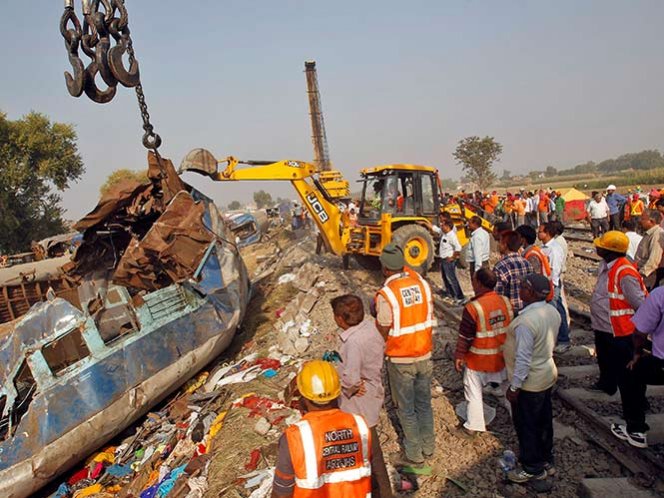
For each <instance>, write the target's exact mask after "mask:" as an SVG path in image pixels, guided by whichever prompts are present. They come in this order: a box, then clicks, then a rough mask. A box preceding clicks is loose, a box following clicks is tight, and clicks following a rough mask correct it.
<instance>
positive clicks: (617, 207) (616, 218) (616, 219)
mask: <svg viewBox="0 0 664 498" xmlns="http://www.w3.org/2000/svg"><path fill="white" fill-rule="evenodd" d="M626 202H627V198H626V197H625V196H623V195H620V194H619V193H617V192H616V186H615V185H613V184H612V185H609V186H608V187H606V203H607V204H608V205H609V225H610V228H609V229H610V230H620V223H621V220H620V218H621V216H620V215H621V213H622V209H623V207H624V206H625V203H626Z"/></svg>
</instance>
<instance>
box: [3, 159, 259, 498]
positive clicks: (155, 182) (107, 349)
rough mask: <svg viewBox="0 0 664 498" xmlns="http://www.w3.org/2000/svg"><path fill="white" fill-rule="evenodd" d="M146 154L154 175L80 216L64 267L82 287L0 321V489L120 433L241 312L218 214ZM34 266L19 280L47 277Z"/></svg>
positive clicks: (216, 344)
mask: <svg viewBox="0 0 664 498" xmlns="http://www.w3.org/2000/svg"><path fill="white" fill-rule="evenodd" d="M148 159H149V164H150V168H149V173H148V175H149V177H150V180H151V182H150V184H147V185H146V184H142V185H141V184H138V183H137V182H128V183H126V184H123V185H121V186H119V188H118V189H116V190H114V191H113V193H112V194H111V195H107V196H105V197H104V198H102V199H101V201H100V203H99V204H98V206H97V207H96V208H95V210H93V211H92V212H91V213H89V214H88V215H87V216H86V217H85V218H83V219H82V220H81V221H80V222H79V223H78V224H77V226H76V229H77V230H80V231H81V232H84V238H83V242H82V244H81V246H80V247H79V249H78V250H77V251H76V253H75V255H74V256H73V258H72V260H71V262H69V263H67V264H66V265H65V266H64V268H63V270H62V273H61V274H60V275H58V276H57V278H56V280H57V279H63V280H66V281H67V282H68V283H69V284H71V283H72V282H73V283H74V284H73V285H68V286H67V287H66V288H65V289H63V288H61V289H59V290H60V291H63V292H57V293H56V291H54V290H53V289H50V290H49V291H46V292H44V293H43V295H41V294H40V296H39V298H40V299H38V302H36V303H34V304H33V303H30V304H32V307H31V308H30V309H29V310H28V311H27V313H25V314H23V315H22V316H18V317H16V316H15V317H10V318H12V319H11V320H10V321H6V322H5V323H2V324H0V375H1V376H2V377H1V378H0V380H1V382H2V387H1V388H0V412H1V414H2V418H1V420H0V496H3V497H11V498H22V497H24V496H28V495H30V494H31V493H33V492H34V491H35V490H37V489H39V488H40V487H42V486H43V485H45V484H46V483H48V482H49V481H50V480H52V479H53V478H54V477H56V476H57V475H58V474H60V473H62V472H64V471H65V470H67V469H68V468H69V467H70V466H72V465H73V464H75V463H76V462H78V461H80V460H81V459H82V458H85V457H86V456H87V455H88V454H89V453H90V452H92V451H94V450H95V449H96V448H98V447H99V446H101V445H102V444H104V443H105V442H106V441H108V440H109V439H111V438H113V437H114V436H116V435H118V434H119V433H120V432H122V431H123V430H124V429H125V428H127V427H128V426H129V425H130V424H131V423H132V422H133V421H135V420H136V419H137V418H139V417H140V416H142V415H143V414H145V413H146V412H147V411H148V410H149V409H150V408H151V407H152V406H153V405H154V404H155V403H158V402H159V401H160V400H162V399H164V398H165V397H166V396H167V395H168V394H169V393H171V392H173V391H174V390H175V389H177V388H178V387H179V386H180V385H181V384H182V383H184V382H185V381H186V380H188V379H189V378H190V377H191V376H192V375H193V374H195V373H196V372H197V371H198V370H200V369H201V368H202V367H203V366H205V365H206V364H207V363H209V362H210V361H211V360H213V359H214V358H215V357H216V356H218V355H219V354H220V353H221V352H222V351H223V350H224V349H225V348H226V347H227V346H228V345H229V344H230V342H231V340H232V338H233V335H234V333H235V329H236V327H237V326H238V324H239V323H240V322H241V320H242V318H243V315H244V311H245V309H246V305H247V302H248V300H249V281H248V276H247V271H246V268H245V266H244V263H243V261H242V258H241V257H240V255H239V253H238V250H237V247H236V246H235V244H234V243H233V242H232V241H233V235H232V232H231V231H230V229H229V228H228V226H227V224H226V223H225V222H224V220H223V218H222V216H221V213H219V211H218V210H217V208H216V206H215V205H214V204H213V203H212V201H211V200H210V199H208V198H207V197H205V196H204V195H202V194H201V193H200V192H198V191H196V190H195V189H193V188H192V187H190V186H189V185H187V184H185V183H184V182H182V181H181V180H180V178H179V177H178V175H177V173H176V172H175V169H174V168H173V165H172V164H171V162H170V161H167V160H164V159H161V158H159V157H158V156H156V155H155V154H154V153H152V152H151V153H149V156H148ZM48 275H49V278H50V279H51V280H53V278H54V276H53V274H52V273H49V274H48ZM31 276H32V278H33V280H30V278H31V277H30V276H29V277H28V278H27V279H24V281H23V282H22V284H23V285H22V286H23V288H25V286H26V284H27V285H28V287H30V285H32V286H37V288H39V286H38V284H39V282H38V281H37V282H35V281H34V277H35V274H31ZM48 281H50V280H48ZM48 281H47V282H46V283H48ZM43 284H44V283H43V282H42V285H43ZM5 294H6V292H5ZM24 294H25V292H24ZM56 294H59V295H56ZM59 296H62V297H59ZM42 298H43V299H44V300H43V301H42V300H41V299H42ZM14 312H16V310H15V309H14Z"/></svg>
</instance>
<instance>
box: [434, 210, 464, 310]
mask: <svg viewBox="0 0 664 498" xmlns="http://www.w3.org/2000/svg"><path fill="white" fill-rule="evenodd" d="M440 228H441V230H442V232H443V233H442V235H441V237H440V248H439V251H438V255H439V256H440V271H441V275H442V277H443V284H444V285H445V290H446V291H447V295H448V296H449V297H450V298H452V299H453V300H454V304H462V303H464V302H465V297H464V295H463V291H462V290H461V286H460V285H459V279H458V278H457V274H456V264H457V260H458V259H459V254H461V244H460V243H459V238H458V237H457V235H456V233H454V223H452V221H451V220H446V219H443V220H442V221H441V222H440Z"/></svg>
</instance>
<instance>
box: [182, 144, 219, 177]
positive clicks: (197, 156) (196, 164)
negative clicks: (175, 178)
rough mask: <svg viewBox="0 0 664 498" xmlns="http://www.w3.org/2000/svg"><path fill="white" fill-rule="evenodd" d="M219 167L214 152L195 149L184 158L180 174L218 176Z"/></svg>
mask: <svg viewBox="0 0 664 498" xmlns="http://www.w3.org/2000/svg"><path fill="white" fill-rule="evenodd" d="M218 165H219V163H218V162H217V160H216V159H215V157H214V155H213V154H212V152H210V151H209V150H207V149H194V150H192V151H191V152H189V154H187V155H186V156H185V157H184V159H183V160H182V162H181V163H180V169H179V170H178V173H180V174H182V173H184V172H185V171H194V172H196V173H200V174H201V175H207V176H214V175H216V174H217V168H218Z"/></svg>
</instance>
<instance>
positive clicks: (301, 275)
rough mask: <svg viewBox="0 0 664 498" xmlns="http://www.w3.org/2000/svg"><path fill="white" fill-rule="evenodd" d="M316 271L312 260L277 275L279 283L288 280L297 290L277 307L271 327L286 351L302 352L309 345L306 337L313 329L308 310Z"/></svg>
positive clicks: (313, 300)
mask: <svg viewBox="0 0 664 498" xmlns="http://www.w3.org/2000/svg"><path fill="white" fill-rule="evenodd" d="M318 275H319V271H317V269H316V268H315V267H314V265H313V264H312V263H306V264H305V265H304V266H302V267H301V268H300V269H299V271H298V272H297V274H293V273H286V274H284V275H282V276H281V277H279V280H278V282H279V283H282V284H283V283H286V282H290V281H292V284H293V286H294V287H295V288H296V289H297V290H298V291H299V292H298V294H297V295H296V296H295V298H294V299H293V300H292V301H290V302H289V303H288V305H286V307H285V308H281V309H279V310H277V312H276V317H277V320H276V321H275V322H274V329H275V332H276V334H277V337H278V341H279V343H278V344H279V349H280V350H281V352H282V353H284V354H287V355H302V354H303V353H305V352H306V351H307V349H309V338H310V337H311V335H312V334H314V333H316V332H317V331H316V330H315V329H314V328H313V326H312V323H311V319H310V318H309V313H311V310H312V309H313V308H314V306H315V305H316V303H317V302H318V299H319V298H320V292H319V291H318V289H317V288H316V287H315V285H314V284H315V283H316V281H317V279H318Z"/></svg>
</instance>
